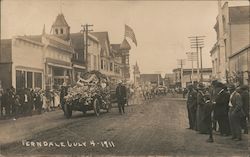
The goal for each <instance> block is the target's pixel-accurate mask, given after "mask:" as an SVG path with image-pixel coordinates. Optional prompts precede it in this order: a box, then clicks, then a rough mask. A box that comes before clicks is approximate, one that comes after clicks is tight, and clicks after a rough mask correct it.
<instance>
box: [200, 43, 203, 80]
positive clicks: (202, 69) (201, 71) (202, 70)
mask: <svg viewBox="0 0 250 157" xmlns="http://www.w3.org/2000/svg"><path fill="white" fill-rule="evenodd" d="M200 61H201V82H203V67H202V47H200Z"/></svg>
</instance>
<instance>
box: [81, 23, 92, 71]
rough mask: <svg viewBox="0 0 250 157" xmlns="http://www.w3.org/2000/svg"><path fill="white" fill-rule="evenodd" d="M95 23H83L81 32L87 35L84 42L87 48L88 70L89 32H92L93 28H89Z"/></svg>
mask: <svg viewBox="0 0 250 157" xmlns="http://www.w3.org/2000/svg"><path fill="white" fill-rule="evenodd" d="M93 26H94V25H89V24H85V25H81V27H82V30H81V32H83V33H84V36H85V43H84V48H85V61H86V70H87V71H88V66H89V65H88V47H89V42H88V33H89V32H92V31H93V29H89V27H93Z"/></svg>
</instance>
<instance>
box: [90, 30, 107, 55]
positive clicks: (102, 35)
mask: <svg viewBox="0 0 250 157" xmlns="http://www.w3.org/2000/svg"><path fill="white" fill-rule="evenodd" d="M90 34H92V35H93V36H95V37H96V38H97V39H98V41H99V43H100V45H101V49H102V50H101V53H104V51H106V50H108V51H109V52H110V46H109V45H110V42H109V35H108V32H91V33H90ZM106 43H107V45H106ZM106 53H108V52H106ZM101 55H102V54H101Z"/></svg>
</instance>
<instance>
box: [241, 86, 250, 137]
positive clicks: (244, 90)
mask: <svg viewBox="0 0 250 157" xmlns="http://www.w3.org/2000/svg"><path fill="white" fill-rule="evenodd" d="M239 93H240V95H241V98H242V103H243V111H244V113H245V116H244V117H242V119H241V126H242V128H243V129H244V134H248V126H247V119H248V120H249V87H248V86H247V85H242V86H241V87H240V90H239Z"/></svg>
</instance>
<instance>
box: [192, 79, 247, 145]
mask: <svg viewBox="0 0 250 157" xmlns="http://www.w3.org/2000/svg"><path fill="white" fill-rule="evenodd" d="M187 89H188V93H187V111H188V119H189V129H192V130H195V131H197V132H199V133H201V134H209V138H208V140H207V142H213V141H214V139H213V131H218V132H219V133H220V135H221V136H226V137H227V136H231V138H232V140H235V141H240V140H242V132H243V133H245V134H248V125H247V120H248V119H249V87H248V86H246V85H242V86H235V85H234V84H227V83H222V82H220V81H218V80H215V81H212V83H211V86H208V87H205V86H204V85H203V84H201V83H200V84H191V85H189V86H188V88H187Z"/></svg>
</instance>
